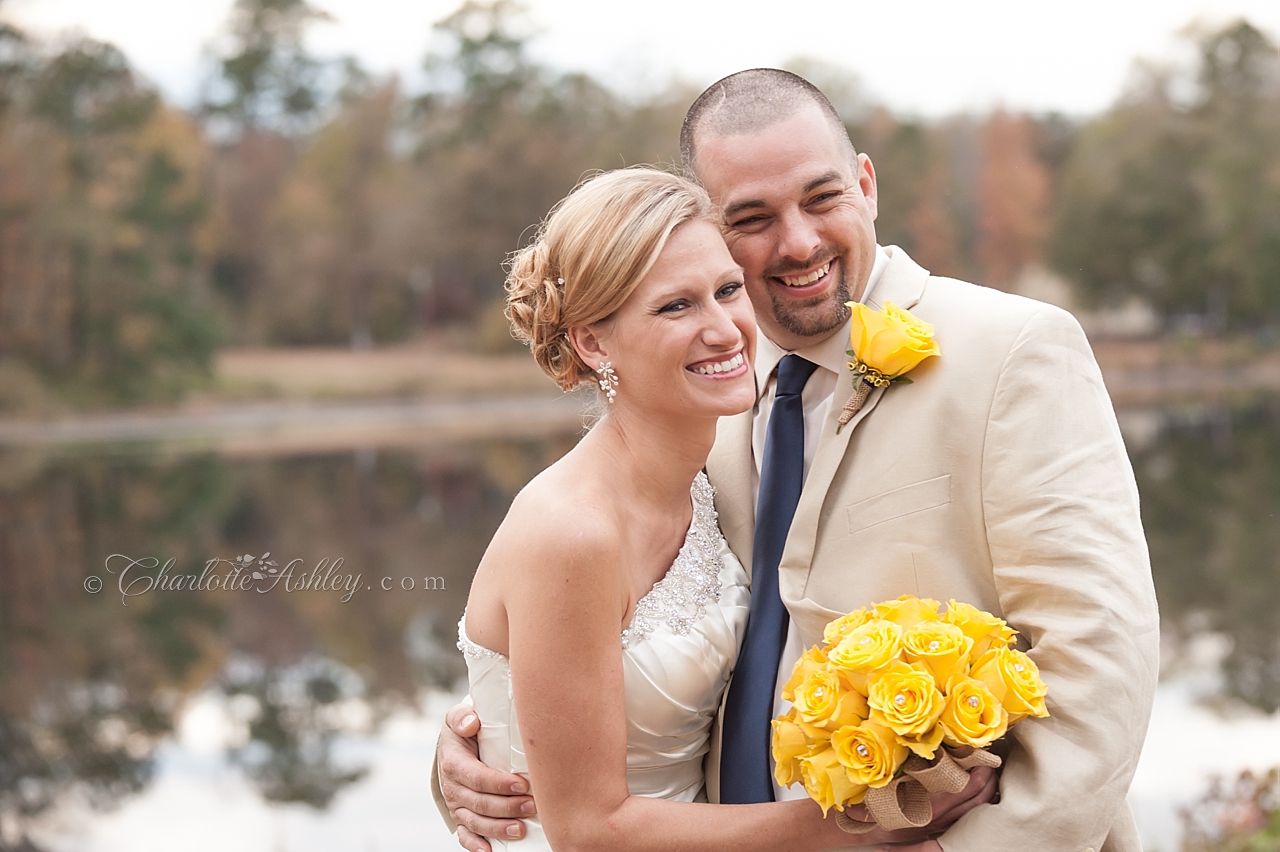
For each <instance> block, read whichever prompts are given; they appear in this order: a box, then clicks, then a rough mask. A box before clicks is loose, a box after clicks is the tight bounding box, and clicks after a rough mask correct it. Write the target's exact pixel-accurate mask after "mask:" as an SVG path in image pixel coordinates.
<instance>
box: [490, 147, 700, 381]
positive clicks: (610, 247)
mask: <svg viewBox="0 0 1280 852" xmlns="http://www.w3.org/2000/svg"><path fill="white" fill-rule="evenodd" d="M691 219H706V220H708V221H714V217H713V208H712V206H711V200H710V199H709V198H708V197H707V193H706V191H705V190H704V189H702V187H700V186H698V185H697V184H695V183H693V182H692V181H689V180H686V179H684V178H682V177H680V176H678V175H673V174H671V173H669V172H664V171H661V170H659V169H654V168H643V167H637V168H630V169H619V170H617V171H612V172H604V173H602V174H598V175H595V176H594V177H590V178H588V179H587V180H585V181H583V182H582V183H580V184H578V186H577V187H575V188H574V190H573V191H572V192H570V193H569V195H568V196H566V197H565V198H564V199H563V200H562V201H561V202H560V203H559V204H557V205H556V206H555V207H553V208H552V209H551V212H550V213H548V214H547V218H546V219H544V220H543V221H542V224H541V225H540V226H539V228H538V233H537V236H536V237H535V239H534V241H533V242H532V243H531V244H530V245H528V246H526V247H525V248H523V249H521V250H520V251H518V252H516V253H515V254H514V255H512V257H511V260H510V263H509V267H508V269H509V271H508V274H507V284H506V289H507V307H506V315H507V319H508V320H510V322H511V329H512V333H513V334H514V335H515V337H516V339H517V340H520V341H523V342H525V343H527V344H529V348H530V349H531V350H532V351H533V357H534V358H535V359H536V360H537V362H538V366H540V367H541V368H542V370H543V372H545V373H546V374H547V375H548V376H550V377H551V378H552V379H553V380H554V381H555V383H556V384H557V385H559V386H560V387H561V388H562V389H564V390H572V389H573V388H575V387H577V386H578V385H579V384H581V383H582V382H585V381H589V380H590V379H592V378H593V375H594V370H593V369H592V367H591V366H589V365H588V364H587V363H586V362H584V361H583V360H582V358H581V357H580V356H579V355H578V353H577V351H576V350H574V348H573V345H572V344H571V343H570V342H569V337H568V333H567V332H568V330H569V329H570V328H574V327H576V326H588V325H592V324H593V323H597V322H600V321H601V320H603V319H607V318H608V317H610V316H612V314H613V313H614V311H616V310H618V308H619V307H620V306H621V305H622V303H623V302H625V301H626V300H627V297H628V296H630V295H631V292H632V291H633V290H635V288H636V285H637V284H639V283H640V279H641V278H643V277H644V276H645V273H647V272H648V271H649V269H650V268H651V267H652V266H653V264H654V262H655V261H656V260H657V259H658V255H659V254H660V253H661V252H662V248H663V246H665V245H666V242H667V238H668V237H670V236H671V232H672V231H674V230H675V229H676V227H677V226H679V225H681V224H683V223H684V222H688V221H690V220H691Z"/></svg>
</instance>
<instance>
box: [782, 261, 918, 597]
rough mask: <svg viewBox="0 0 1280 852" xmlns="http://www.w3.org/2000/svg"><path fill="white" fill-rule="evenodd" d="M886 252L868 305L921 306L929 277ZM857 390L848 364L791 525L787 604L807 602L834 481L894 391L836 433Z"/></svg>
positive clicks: (873, 398) (874, 395)
mask: <svg viewBox="0 0 1280 852" xmlns="http://www.w3.org/2000/svg"><path fill="white" fill-rule="evenodd" d="M885 251H886V252H888V253H889V265H888V266H887V267H886V268H885V270H884V273H883V275H882V276H881V279H880V281H879V283H877V285H876V288H875V290H873V291H872V293H871V298H869V299H868V300H867V304H868V306H870V307H872V308H874V309H876V310H879V309H881V308H883V307H884V303H885V302H893V303H894V304H895V305H897V306H898V307H900V308H903V309H905V310H910V309H911V308H913V307H915V306H916V304H917V303H918V302H919V301H920V297H921V296H922V295H923V293H924V288H925V284H926V283H927V282H928V280H929V273H928V272H926V271H925V270H924V269H923V268H921V267H920V266H919V265H917V264H916V263H915V261H913V260H911V258H909V257H907V254H906V252H904V251H902V250H901V249H899V248H897V247H896V246H889V247H887V248H886V249H885ZM853 388H854V384H853V371H851V370H850V369H849V367H848V365H847V364H846V365H845V367H844V369H842V370H841V371H840V378H839V380H838V381H837V384H836V391H835V395H834V396H833V397H832V400H831V411H830V413H829V414H828V415H827V419H826V421H825V422H824V423H823V425H822V435H821V437H820V438H819V439H818V447H817V450H816V451H815V452H814V456H813V463H812V464H811V465H810V468H809V476H808V477H807V478H806V479H805V483H804V490H803V491H802V492H801V493H800V503H799V505H797V506H796V514H795V519H794V520H792V522H791V530H790V532H789V533H788V534H787V545H786V548H785V549H784V551H783V554H782V563H781V565H780V566H779V569H778V572H779V577H778V581H779V589H780V591H781V593H782V600H783V602H784V603H785V602H788V601H798V600H800V599H801V598H803V597H804V589H805V585H806V584H807V583H808V578H809V567H810V565H811V564H812V560H813V552H814V549H815V547H816V545H817V539H818V523H819V521H820V520H821V518H822V516H823V512H822V507H823V504H824V503H825V502H826V499H827V490H828V489H829V488H830V487H831V481H832V480H833V479H834V478H835V475H836V472H837V471H838V470H839V469H840V465H841V463H842V462H843V461H844V457H845V452H846V451H847V450H848V447H849V441H850V440H851V438H852V436H853V433H854V431H855V430H857V428H858V426H859V424H861V423H862V422H863V421H864V420H866V419H867V417H869V416H870V415H871V412H872V411H874V410H875V408H876V406H877V405H879V404H880V400H881V399H882V398H883V397H884V394H885V392H886V391H888V390H889V389H888V388H875V389H874V390H873V391H871V393H870V394H869V395H868V396H867V401H866V402H865V403H863V405H862V408H861V409H859V411H858V413H857V414H855V415H854V416H853V419H852V420H850V421H849V424H848V425H847V426H845V427H843V428H842V429H840V431H839V433H837V432H836V427H837V426H839V417H840V411H841V409H842V408H843V407H844V403H845V400H846V399H848V398H849V395H850V394H852V393H853Z"/></svg>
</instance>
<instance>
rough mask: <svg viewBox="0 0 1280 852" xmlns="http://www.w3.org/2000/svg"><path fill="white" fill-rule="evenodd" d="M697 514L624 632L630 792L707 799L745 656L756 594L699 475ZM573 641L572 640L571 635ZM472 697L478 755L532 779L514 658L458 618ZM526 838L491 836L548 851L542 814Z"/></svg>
mask: <svg viewBox="0 0 1280 852" xmlns="http://www.w3.org/2000/svg"><path fill="white" fill-rule="evenodd" d="M691 493H692V497H693V520H692V522H691V523H690V524H689V531H688V533H687V534H686V535H685V540H684V545H683V546H682V547H681V548H680V553H679V555H678V556H677V557H676V561H675V562H674V563H673V564H672V566H671V568H670V569H668V570H667V573H666V575H665V576H664V577H663V578H662V579H661V580H660V581H658V583H656V584H655V585H654V587H653V589H652V590H651V591H650V592H649V593H648V594H647V595H645V596H644V597H643V598H641V599H640V601H639V602H638V603H637V604H636V609H635V615H634V616H633V617H632V619H631V625H630V626H629V627H628V628H627V629H626V630H624V631H622V637H621V645H622V664H623V677H624V682H625V690H626V708H627V788H628V789H629V790H630V792H631V794H632V795H633V796H649V797H653V798H663V799H674V800H677V801H682V802H692V801H695V800H700V801H705V795H704V793H703V776H702V758H703V755H705V754H706V753H707V739H708V736H709V734H710V730H711V724H712V722H713V721H714V720H715V717H716V713H717V711H718V710H719V707H720V696H721V693H723V691H724V687H725V684H726V683H727V682H728V679H729V673H730V671H731V670H732V669H733V664H734V662H735V661H736V660H737V656H738V641H739V640H740V639H741V636H742V630H743V626H744V625H745V624H746V620H747V607H748V606H749V603H750V592H749V590H748V587H747V576H746V572H745V571H744V570H743V568H742V565H741V564H740V563H739V562H738V560H737V558H736V557H734V555H733V553H732V552H730V550H729V546H728V545H727V544H726V543H725V540H724V537H723V536H722V535H721V534H720V527H719V526H718V524H717V523H716V511H715V506H714V505H713V503H712V497H713V495H714V493H713V491H712V489H711V484H710V483H709V482H707V479H706V477H705V476H704V475H703V474H701V473H699V474H698V476H697V478H696V479H695V480H694V483H693V488H692V490H691ZM567 641H572V637H568V640H567ZM458 648H459V650H461V651H462V653H463V654H464V655H465V656H466V659H467V673H468V675H469V677H470V683H471V700H472V702H473V704H474V705H475V709H476V713H477V714H478V715H479V717H480V723H481V728H480V758H481V760H483V761H484V762H485V763H486V764H488V765H489V766H492V767H493V768H495V769H501V770H504V771H507V772H518V773H521V774H523V775H524V776H525V777H528V772H529V766H528V763H527V762H526V761H525V755H524V747H523V745H522V743H521V740H520V729H519V727H518V725H517V723H516V710H515V704H514V701H513V699H512V694H511V668H510V666H509V664H508V661H507V658H506V657H505V656H503V655H502V654H499V653H497V652H496V651H491V650H489V649H488V648H484V647H481V646H480V645H477V644H476V643H474V642H472V641H471V640H470V639H468V638H467V630H466V614H465V613H464V614H463V616H462V620H461V621H460V622H459V623H458ZM525 822H526V825H527V826H528V832H527V833H526V835H525V837H524V839H523V840H520V841H503V840H490V844H491V845H492V846H493V848H494V849H495V850H501V849H508V848H511V849H516V850H519V852H541V850H550V849H551V846H550V844H548V843H547V839H546V835H545V834H544V833H543V831H542V826H541V825H540V824H539V822H538V820H537V818H533V819H528V820H526V821H525Z"/></svg>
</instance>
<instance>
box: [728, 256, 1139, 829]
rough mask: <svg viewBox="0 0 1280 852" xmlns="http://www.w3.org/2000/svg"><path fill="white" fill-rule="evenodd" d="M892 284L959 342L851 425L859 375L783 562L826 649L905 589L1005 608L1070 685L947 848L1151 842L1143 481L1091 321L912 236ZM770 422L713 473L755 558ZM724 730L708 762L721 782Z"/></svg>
mask: <svg viewBox="0 0 1280 852" xmlns="http://www.w3.org/2000/svg"><path fill="white" fill-rule="evenodd" d="M888 251H889V253H890V256H891V260H890V264H889V266H888V267H887V268H886V269H885V272H884V275H883V277H882V278H881V280H880V282H879V283H878V284H877V286H876V288H875V290H874V291H873V293H872V298H871V299H870V303H871V305H872V307H877V308H878V307H880V306H881V305H883V303H884V302H893V303H895V304H897V305H898V306H899V307H902V308H906V309H909V310H910V311H911V312H912V313H914V314H915V315H916V316H918V317H920V318H921V319H923V320H925V321H927V322H930V323H932V324H933V325H934V328H935V330H936V337H937V341H938V344H939V346H940V348H941V355H940V356H939V357H937V358H932V359H929V360H927V361H925V362H924V363H923V364H921V365H920V366H919V367H918V368H916V370H914V371H913V372H912V373H911V378H912V379H913V384H897V385H893V386H891V387H889V388H885V389H877V390H875V391H873V392H872V394H871V396H870V397H869V399H868V400H867V402H866V404H865V406H864V407H863V408H862V410H861V411H860V412H859V413H858V414H857V415H856V417H855V418H854V420H853V421H852V422H851V423H850V424H849V425H848V426H846V427H845V428H844V429H843V430H842V431H841V432H840V434H837V433H836V421H835V418H836V417H837V416H838V414H839V411H840V408H841V406H842V405H843V403H844V400H845V398H846V395H847V394H848V393H850V392H851V390H852V387H853V384H852V376H851V374H850V373H848V372H847V371H846V373H845V374H844V375H842V376H841V378H840V382H839V384H838V385H837V390H836V398H835V400H834V402H833V405H832V406H831V414H830V417H829V419H828V422H827V423H825V424H824V427H823V431H822V437H821V440H820V442H819V444H818V447H817V449H816V452H815V455H814V458H813V462H812V465H811V468H810V471H809V474H808V478H807V480H806V482H805V485H804V491H803V493H802V495H801V497H800V504H799V507H798V508H797V510H796V515H795V520H794V522H793V524H792V526H791V533H790V536H789V538H788V539H787V544H786V548H785V551H784V553H783V556H782V562H781V565H780V567H779V585H780V589H781V593H782V599H783V601H784V603H785V604H786V606H787V609H788V610H789V612H790V613H791V618H792V619H793V620H794V623H795V625H796V627H797V629H798V630H799V634H800V638H801V640H802V641H803V642H804V644H805V646H806V647H807V646H809V645H812V644H815V643H817V642H819V641H820V639H821V636H822V629H823V626H824V625H825V624H826V623H827V622H828V621H829V620H830V619H832V618H834V617H836V616H837V615H840V614H843V613H845V612H847V611H849V610H852V609H856V608H857V607H861V606H865V605H868V604H871V603H874V602H876V601H882V600H888V599H892V598H896V597H898V596H899V595H903V594H914V595H919V596H921V597H930V598H936V599H938V600H940V601H942V602H944V603H945V602H946V601H947V600H948V599H951V598H955V599H956V600H958V601H964V602H967V603H971V604H973V605H975V606H977V607H980V608H982V609H985V610H988V611H990V612H992V613H995V614H997V615H1000V616H1002V617H1003V618H1005V619H1006V620H1008V621H1009V623H1010V624H1011V625H1012V626H1013V627H1014V628H1015V629H1017V630H1018V631H1019V632H1020V633H1021V639H1020V641H1021V642H1022V644H1023V645H1024V646H1029V648H1030V655H1031V657H1032V659H1034V660H1035V661H1036V663H1037V665H1038V666H1039V667H1040V671H1041V673H1042V675H1043V677H1044V680H1045V682H1046V683H1047V684H1048V686H1049V697H1048V708H1049V712H1050V714H1051V715H1050V717H1049V718H1047V719H1028V720H1026V721H1024V722H1022V723H1020V724H1019V725H1018V726H1017V727H1016V728H1014V729H1013V731H1012V732H1011V737H1012V739H1013V740H1014V744H1013V748H1012V752H1011V754H1010V756H1009V759H1008V761H1007V763H1006V765H1005V767H1004V770H1003V775H1002V778H1001V800H1000V802H999V804H997V805H989V806H983V807H980V808H978V809H975V810H974V811H972V812H971V813H969V814H967V815H966V816H965V817H964V818H963V819H961V820H960V821H959V822H958V823H956V825H955V826H953V827H952V828H951V829H950V830H949V831H948V832H946V834H944V835H943V836H942V837H941V838H940V843H941V844H942V846H943V847H944V848H945V849H946V850H947V852H1029V850H1036V852H1057V850H1062V852H1067V851H1068V850H1070V852H1084V850H1098V849H1104V850H1108V852H1111V850H1114V852H1121V850H1123V852H1129V850H1138V849H1139V848H1140V844H1139V841H1138V836H1137V830H1136V828H1135V826H1134V823H1133V817H1132V814H1131V813H1130V811H1129V808H1128V805H1127V804H1126V802H1125V794H1126V792H1127V791H1128V788H1129V782H1130V780H1131V779H1132V777H1133V773H1134V769H1135V767H1136V765H1137V762H1138V755H1139V752H1140V750H1141V748H1142V742H1143V738H1144V736H1145V734H1146V729H1147V721H1148V718H1149V716H1150V713H1151V705H1152V700H1153V696H1154V690H1155V685H1156V675H1157V652H1158V629H1159V621H1158V616H1157V612H1156V599H1155V590H1154V587H1153V585H1152V581H1151V569H1150V564H1149V559H1148V555H1147V547H1146V541H1145V539H1144V537H1143V533H1142V525H1141V521H1140V519H1139V515H1138V492H1137V488H1136V486H1135V483H1134V479H1133V472H1132V469H1131V467H1130V464H1129V459H1128V456H1127V455H1126V453H1125V448H1124V444H1123V443H1122V441H1121V438H1120V431H1119V428H1118V427H1117V425H1116V419H1115V414H1114V412H1113V410H1112V407H1111V401H1110V399H1109V398H1108V396H1107V391H1106V388H1105V387H1104V386H1103V383H1102V375H1101V373H1100V371H1099V370H1098V366H1097V363H1096V362H1095V361H1094V358H1093V354H1092V352H1091V350H1090V348H1089V344H1088V342H1087V341H1086V339H1085V336H1084V334H1083V332H1082V331H1081V330H1080V327H1079V325H1078V324H1077V323H1076V321H1075V320H1074V319H1073V318H1072V317H1071V315H1070V314H1067V313H1066V312H1064V311H1061V310H1059V309H1057V308H1055V307H1052V306H1050V305H1045V304H1042V303H1039V302H1034V301H1031V300H1028V299H1023V298H1019V297H1016V296H1010V295H1008V294H1005V293H1001V292H999V291H996V290H990V289H986V288H982V287H977V286H974V285H972V284H966V283H963V282H960V281H954V280H951V279H946V278H938V277H934V276H931V275H930V274H929V273H928V272H926V271H925V270H924V269H922V268H921V267H919V266H918V265H916V264H915V263H914V262H913V261H912V260H911V259H910V258H909V257H907V255H906V253H905V252H903V251H902V250H901V249H898V248H894V247H891V248H889V249H888ZM751 426H752V413H751V412H746V413H744V414H742V415H738V416H736V417H732V418H725V419H724V420H722V421H721V424H720V430H719V434H718V437H717V441H716V445H715V448H714V449H713V450H712V453H711V457H710V458H709V459H708V462H707V471H708V474H709V475H710V478H711V481H712V484H713V485H715V487H716V490H717V492H718V493H717V498H716V502H717V508H718V509H719V512H720V523H721V526H722V528H723V530H724V534H725V536H726V538H727V539H728V541H729V544H730V546H731V547H732V548H733V550H734V552H735V553H736V554H738V556H739V557H740V558H741V559H742V561H743V563H744V565H745V566H746V568H747V570H748V572H750V570H751V550H752V536H753V526H754V510H753V505H754V504H753V495H752V475H753V464H754V462H753V459H752V451H751ZM722 719H723V713H722V716H721V720H720V721H717V724H716V728H715V731H714V737H713V744H712V750H711V753H710V755H709V756H708V760H707V785H708V794H709V796H710V798H711V801H717V800H718V793H719V765H720V754H719V732H720V725H721V722H722Z"/></svg>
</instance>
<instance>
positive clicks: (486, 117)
mask: <svg viewBox="0 0 1280 852" xmlns="http://www.w3.org/2000/svg"><path fill="white" fill-rule="evenodd" d="M437 32H438V33H440V35H441V37H442V38H443V40H444V42H445V46H444V47H443V48H442V49H441V50H440V51H438V52H435V53H432V54H431V55H430V56H428V58H427V60H426V65H427V68H428V70H429V72H430V74H431V80H432V88H431V90H430V91H429V92H428V93H427V94H426V95H425V96H424V97H422V98H421V99H420V100H419V101H418V120H417V123H416V125H415V127H414V133H415V136H416V139H417V156H416V159H415V168H414V173H413V178H412V180H413V181H414V182H415V184H416V187H417V192H416V193H415V194H416V196H417V198H418V199H419V200H420V201H419V204H420V207H419V208H418V209H419V210H420V213H419V215H418V217H417V220H418V221H419V222H421V224H422V228H423V230H422V233H423V235H424V237H425V238H424V240H423V241H422V244H421V246H420V248H419V251H420V254H419V255H418V259H417V261H416V265H417V266H418V267H419V268H421V269H423V270H424V273H423V276H422V280H424V281H427V282H429V292H427V293H424V302H425V303H426V305H425V313H426V315H427V316H428V317H429V320H430V321H432V322H449V321H457V320H471V319H473V318H474V317H475V316H476V315H477V313H478V312H479V311H480V310H481V308H482V306H484V305H486V303H487V304H490V305H492V304H493V302H494V301H496V299H497V297H498V296H499V294H500V293H501V284H502V280H503V271H502V262H503V260H504V258H505V257H506V256H507V255H508V253H510V252H511V251H513V250H515V249H516V248H518V247H519V244H520V240H521V238H522V235H528V234H531V233H532V230H533V226H534V225H535V224H536V223H537V222H538V221H539V220H540V219H542V218H543V217H544V216H545V215H546V213H547V211H548V210H549V209H550V208H551V206H552V205H553V204H554V203H555V202H556V201H558V200H559V199H560V198H562V197H563V196H564V195H565V194H566V193H567V192H568V191H569V190H570V189H572V188H573V186H574V185H575V184H576V183H577V182H578V181H579V180H581V179H582V177H583V176H584V175H585V174H586V173H587V172H589V171H590V170H592V169H601V168H617V167H619V166H625V165H628V164H634V163H637V162H644V161H646V160H647V161H650V162H664V161H665V162H668V163H671V162H674V160H675V155H676V152H677V149H676V140H677V136H678V128H679V121H680V118H681V116H682V111H683V107H684V106H685V104H684V103H682V101H683V100H684V98H683V97H681V98H680V99H679V100H677V99H676V98H670V99H667V98H659V99H655V100H654V101H653V102H651V103H648V104H645V105H643V106H641V107H639V108H637V107H636V106H633V105H630V104H626V103H625V102H622V101H620V100H619V99H618V98H617V97H616V96H614V95H613V94H612V93H610V92H609V91H608V90H606V89H604V88H603V87H602V86H600V85H599V84H598V83H596V82H595V81H594V80H592V79H591V78H589V77H587V76H586V75H582V74H569V75H563V76H557V75H554V74H552V73H551V72H549V71H548V70H547V69H545V68H542V67H540V66H538V65H536V64H534V63H533V62H532V61H531V60H530V59H529V57H528V54H527V44H528V40H529V38H530V37H531V34H532V28H531V27H530V26H529V25H528V23H527V19H526V17H525V10H524V8H523V7H522V6H520V5H519V4H518V3H515V2H513V0H494V2H477V0H468V1H467V2H466V3H464V4H463V5H462V6H461V7H459V9H458V10H457V11H456V12H455V13H453V14H452V15H450V16H449V17H447V18H445V19H444V20H443V21H441V22H440V23H439V24H438V25H437ZM424 289H427V288H424ZM490 310H496V309H494V308H491V309H490ZM503 338H504V339H506V336H505V335H503ZM507 340H508V343H509V339H507Z"/></svg>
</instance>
